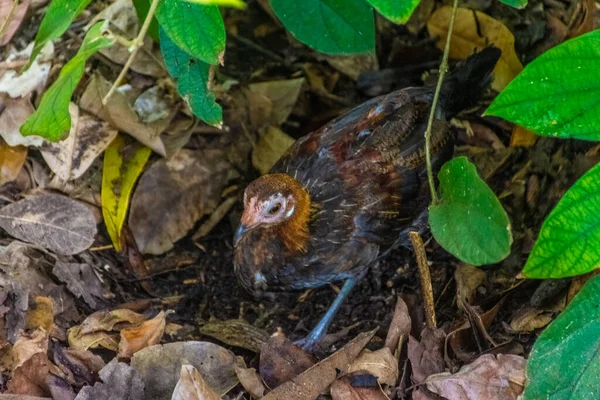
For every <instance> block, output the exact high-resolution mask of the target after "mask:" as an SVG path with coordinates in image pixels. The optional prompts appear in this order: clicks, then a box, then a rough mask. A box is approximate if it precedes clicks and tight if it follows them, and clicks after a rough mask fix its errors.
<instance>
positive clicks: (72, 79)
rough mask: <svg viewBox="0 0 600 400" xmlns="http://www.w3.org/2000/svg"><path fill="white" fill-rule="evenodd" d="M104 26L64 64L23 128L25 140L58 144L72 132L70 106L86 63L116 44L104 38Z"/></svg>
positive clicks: (90, 33)
mask: <svg viewBox="0 0 600 400" xmlns="http://www.w3.org/2000/svg"><path fill="white" fill-rule="evenodd" d="M104 23H105V22H104V21H102V22H98V23H97V24H95V25H94V26H93V27H92V28H91V29H90V30H89V31H88V33H87V35H85V38H84V39H83V43H82V44H81V47H80V48H79V51H78V52H77V54H76V55H75V57H73V58H72V59H71V61H69V62H68V63H66V64H65V66H64V67H63V68H62V70H61V71H60V74H59V75H58V79H57V80H56V81H55V82H54V83H53V84H52V86H50V88H49V89H48V90H47V91H46V93H44V96H43V97H42V101H41V102H40V106H39V107H38V109H37V110H36V111H35V112H34V113H33V114H31V116H29V118H27V121H25V123H24V124H23V125H22V126H21V129H20V131H21V134H22V135H23V136H29V135H37V136H42V137H44V138H46V139H48V140H50V141H52V142H56V141H58V140H60V139H61V138H62V137H63V136H64V135H65V134H66V133H68V132H69V130H70V129H71V115H70V114H69V102H70V101H71V96H73V92H74V91H75V88H76V87H77V85H78V84H79V81H80V80H81V77H82V76H83V72H84V70H85V62H86V61H87V59H88V58H89V57H90V56H92V55H93V54H95V53H96V52H97V51H98V50H100V49H103V48H105V47H110V46H112V44H113V39H111V38H108V37H105V36H104V35H103V34H102V32H103V25H104Z"/></svg>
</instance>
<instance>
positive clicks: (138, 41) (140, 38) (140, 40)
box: [102, 0, 159, 105]
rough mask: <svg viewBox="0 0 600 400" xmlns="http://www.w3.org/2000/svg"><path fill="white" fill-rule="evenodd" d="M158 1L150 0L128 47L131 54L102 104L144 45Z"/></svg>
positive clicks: (106, 101)
mask: <svg viewBox="0 0 600 400" xmlns="http://www.w3.org/2000/svg"><path fill="white" fill-rule="evenodd" d="M158 2H159V0H152V4H150V10H148V15H146V19H145V20H144V24H143V25H142V29H140V32H139V33H138V35H137V37H136V38H135V39H134V40H133V43H132V45H131V47H130V48H129V51H130V53H131V54H130V55H129V58H128V59H127V62H126V63H125V65H124V66H123V69H122V70H121V73H120V74H119V76H118V77H117V80H116V81H115V83H113V85H112V86H111V88H110V90H109V91H108V93H107V94H106V96H104V98H103V99H102V104H103V105H106V104H107V103H108V99H110V96H112V94H113V93H114V92H115V90H117V88H118V87H119V86H120V85H121V82H122V81H123V78H125V75H126V74H127V71H129V67H131V64H133V60H134V59H135V56H136V54H137V52H138V51H139V50H140V48H141V47H142V46H143V45H144V38H145V37H146V32H148V28H149V27H150V22H152V18H153V17H154V13H155V11H156V7H158Z"/></svg>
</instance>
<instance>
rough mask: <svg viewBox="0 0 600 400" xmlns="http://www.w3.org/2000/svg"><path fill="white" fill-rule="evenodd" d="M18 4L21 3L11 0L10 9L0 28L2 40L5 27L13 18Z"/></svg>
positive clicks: (17, 0)
mask: <svg viewBox="0 0 600 400" xmlns="http://www.w3.org/2000/svg"><path fill="white" fill-rule="evenodd" d="M20 3H21V1H20V0H13V2H12V6H11V7H10V10H9V11H8V14H7V15H6V19H5V20H4V21H3V22H2V26H0V38H2V35H3V34H4V31H5V30H6V27H7V26H8V24H9V22H10V20H11V19H12V17H13V14H14V13H15V11H16V9H17V7H18V6H19V4H20Z"/></svg>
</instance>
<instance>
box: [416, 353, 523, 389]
mask: <svg viewBox="0 0 600 400" xmlns="http://www.w3.org/2000/svg"><path fill="white" fill-rule="evenodd" d="M525 364H526V360H525V359H524V358H523V357H521V356H515V355H512V354H499V355H498V356H494V355H492V354H485V355H483V356H481V357H479V358H478V359H476V360H475V361H473V362H472V363H471V364H467V365H465V366H464V367H462V368H461V369H460V371H458V372H457V373H455V374H450V373H441V374H437V375H432V376H430V377H429V378H427V380H426V384H427V388H428V389H429V390H431V391H432V392H434V393H437V394H439V395H440V396H443V397H445V398H448V399H452V400H513V399H515V400H516V399H517V398H518V397H519V395H520V394H521V393H522V392H523V387H524V385H525Z"/></svg>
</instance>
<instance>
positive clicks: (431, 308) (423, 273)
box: [408, 232, 437, 329]
mask: <svg viewBox="0 0 600 400" xmlns="http://www.w3.org/2000/svg"><path fill="white" fill-rule="evenodd" d="M408 236H409V238H410V241H411V243H412V245H413V248H414V249H415V256H416V257H417V265H418V266H419V276H420V277H421V290H422V291H423V300H424V303H425V304H424V305H425V322H426V323H427V327H428V328H430V329H435V327H436V325H437V324H436V321H435V305H434V304H435V303H434V300H433V288H432V286H431V275H430V274H429V265H428V264H427V254H425V245H424V244H423V239H421V235H419V233H418V232H409V233H408Z"/></svg>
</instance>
